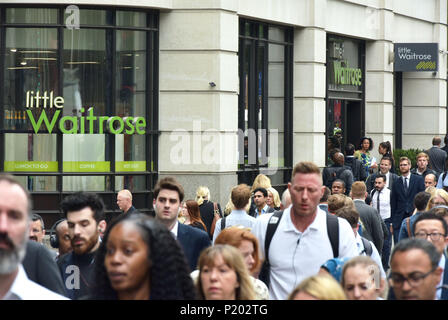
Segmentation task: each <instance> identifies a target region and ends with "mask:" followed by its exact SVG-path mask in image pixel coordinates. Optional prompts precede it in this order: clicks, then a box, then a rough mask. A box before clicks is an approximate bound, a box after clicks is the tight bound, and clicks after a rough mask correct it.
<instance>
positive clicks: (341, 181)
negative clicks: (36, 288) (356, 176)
mask: <svg viewBox="0 0 448 320" xmlns="http://www.w3.org/2000/svg"><path fill="white" fill-rule="evenodd" d="M335 182H340V183H342V186H343V187H344V188H345V181H344V180H342V179H336V180H334V181H333V182H332V183H331V186H332V187H333V184H334V183H335Z"/></svg>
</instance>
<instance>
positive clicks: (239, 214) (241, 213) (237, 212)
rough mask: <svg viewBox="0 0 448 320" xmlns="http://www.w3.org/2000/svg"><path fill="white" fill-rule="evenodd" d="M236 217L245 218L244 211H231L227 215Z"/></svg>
mask: <svg viewBox="0 0 448 320" xmlns="http://www.w3.org/2000/svg"><path fill="white" fill-rule="evenodd" d="M231 214H233V215H236V216H245V215H247V213H246V210H232V212H230V214H229V215H231Z"/></svg>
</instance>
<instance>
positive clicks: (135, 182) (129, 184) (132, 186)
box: [115, 176, 146, 192]
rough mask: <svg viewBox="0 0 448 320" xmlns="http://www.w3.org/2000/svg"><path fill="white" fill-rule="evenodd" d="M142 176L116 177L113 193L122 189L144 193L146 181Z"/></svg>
mask: <svg viewBox="0 0 448 320" xmlns="http://www.w3.org/2000/svg"><path fill="white" fill-rule="evenodd" d="M145 179H146V178H145V177H144V176H116V177H115V191H117V192H118V191H120V190H123V189H128V190H134V191H145V190H146V187H145V186H146V181H145Z"/></svg>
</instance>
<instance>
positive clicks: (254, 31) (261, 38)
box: [237, 19, 294, 191]
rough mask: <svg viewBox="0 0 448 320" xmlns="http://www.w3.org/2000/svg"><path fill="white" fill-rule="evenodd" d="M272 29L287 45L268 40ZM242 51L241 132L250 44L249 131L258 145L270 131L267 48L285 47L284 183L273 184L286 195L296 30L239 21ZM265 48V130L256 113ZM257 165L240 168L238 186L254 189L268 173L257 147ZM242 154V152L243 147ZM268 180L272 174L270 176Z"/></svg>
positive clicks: (240, 62)
mask: <svg viewBox="0 0 448 320" xmlns="http://www.w3.org/2000/svg"><path fill="white" fill-rule="evenodd" d="M246 23H248V24H249V26H250V27H249V29H250V34H249V35H247V34H246ZM269 27H276V28H281V29H283V30H284V32H285V39H284V41H277V40H271V39H269V35H268V32H269ZM239 30H240V32H239V48H238V59H239V67H238V68H239V78H240V87H239V92H240V94H239V97H238V128H239V130H242V131H243V132H244V131H245V118H244V112H245V101H244V99H245V94H244V93H245V90H246V86H245V81H243V80H242V74H243V70H244V64H245V62H246V59H245V53H246V50H245V42H246V41H251V48H250V50H251V52H250V56H251V58H252V59H249V60H251V61H249V68H250V69H249V81H248V82H249V85H248V128H249V129H253V130H255V133H256V139H257V141H258V129H269V128H268V108H269V104H268V94H267V92H268V80H269V77H268V60H269V57H268V45H269V44H278V45H283V46H284V49H285V50H284V59H285V60H284V84H285V85H284V109H283V110H284V118H283V124H284V141H283V142H284V150H283V151H284V154H283V155H282V156H283V157H284V166H283V167H279V168H278V169H277V172H278V171H280V172H283V181H282V183H281V184H274V185H273V186H274V187H276V189H278V190H279V191H283V190H284V189H285V188H286V186H287V183H288V182H289V181H290V180H291V174H292V167H293V46H294V40H293V39H294V29H293V28H291V27H285V26H281V25H276V24H269V23H265V22H260V21H254V20H248V19H240V21H239ZM260 30H262V33H263V34H262V35H260ZM261 43H263V44H264V54H265V56H264V59H263V61H262V64H261V69H262V72H263V75H264V78H263V79H262V82H263V83H262V85H261V87H262V91H263V94H262V104H263V109H262V127H263V128H258V119H257V117H258V110H257V107H258V106H257V95H258V93H257V83H258V78H257V74H258V67H257V66H258V63H259V61H258V54H257V53H258V49H259V48H261V47H262V46H261V45H260V44H261ZM267 144H268V141H267V143H266V150H269V146H268V145H267ZM255 149H256V150H255V151H256V153H255V155H256V161H255V164H239V166H238V171H237V174H238V183H246V184H248V185H251V184H252V182H253V180H254V179H255V177H256V176H257V175H258V174H259V173H265V172H264V170H263V169H266V170H267V169H268V168H267V165H260V164H259V157H258V143H257V144H256V146H255ZM240 150H243V148H241V147H240ZM268 176H269V174H268Z"/></svg>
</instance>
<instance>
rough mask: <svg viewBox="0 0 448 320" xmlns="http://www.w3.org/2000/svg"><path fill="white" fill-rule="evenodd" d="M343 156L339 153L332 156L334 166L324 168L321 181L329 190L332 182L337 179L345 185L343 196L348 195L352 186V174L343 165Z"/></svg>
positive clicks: (348, 168)
mask: <svg viewBox="0 0 448 320" xmlns="http://www.w3.org/2000/svg"><path fill="white" fill-rule="evenodd" d="M344 160H345V158H344V155H343V154H342V153H341V152H336V153H334V154H333V162H334V164H332V165H330V166H328V167H326V168H324V170H323V171H322V180H323V182H324V185H325V186H327V187H328V188H330V189H331V187H332V185H333V182H334V181H335V180H337V179H340V180H342V181H344V183H345V195H349V194H350V190H351V188H352V184H353V180H354V178H353V173H352V170H351V168H350V167H347V166H345V165H344Z"/></svg>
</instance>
